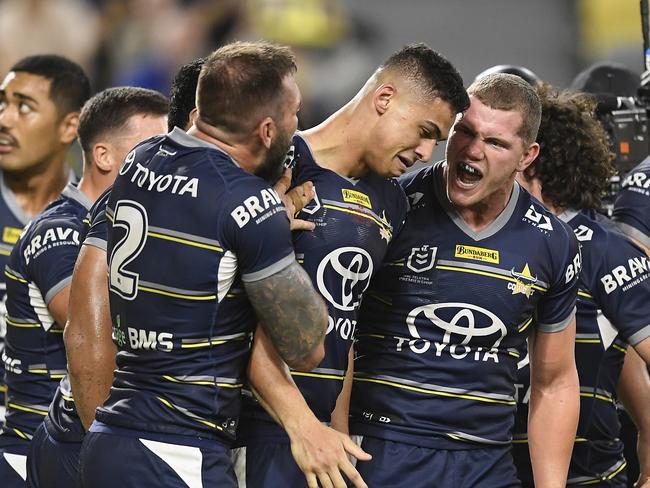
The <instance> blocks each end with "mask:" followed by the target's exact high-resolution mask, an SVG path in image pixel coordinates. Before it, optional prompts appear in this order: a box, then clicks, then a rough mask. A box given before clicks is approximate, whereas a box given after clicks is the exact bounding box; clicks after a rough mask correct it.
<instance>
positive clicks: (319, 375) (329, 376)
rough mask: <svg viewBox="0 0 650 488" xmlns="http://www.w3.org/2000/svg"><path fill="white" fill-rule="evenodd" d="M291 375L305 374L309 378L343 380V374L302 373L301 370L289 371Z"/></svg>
mask: <svg viewBox="0 0 650 488" xmlns="http://www.w3.org/2000/svg"><path fill="white" fill-rule="evenodd" d="M291 376H307V377H309V378H323V379H326V380H340V381H343V379H344V378H345V376H339V375H334V374H323V373H303V372H302V371H291Z"/></svg>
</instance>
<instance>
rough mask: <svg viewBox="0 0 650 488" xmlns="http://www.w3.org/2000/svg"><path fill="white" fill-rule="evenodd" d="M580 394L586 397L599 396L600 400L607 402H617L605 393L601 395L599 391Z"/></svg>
mask: <svg viewBox="0 0 650 488" xmlns="http://www.w3.org/2000/svg"><path fill="white" fill-rule="evenodd" d="M580 396H581V397H584V398H597V399H598V400H602V401H604V402H607V403H616V401H615V400H614V399H613V398H608V397H606V396H604V395H599V394H598V393H588V392H580Z"/></svg>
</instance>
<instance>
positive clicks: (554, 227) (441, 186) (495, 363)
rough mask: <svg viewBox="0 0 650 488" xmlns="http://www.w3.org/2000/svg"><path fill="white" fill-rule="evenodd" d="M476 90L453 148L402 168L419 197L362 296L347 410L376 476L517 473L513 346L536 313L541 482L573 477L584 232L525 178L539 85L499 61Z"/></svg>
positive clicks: (512, 482) (369, 473)
mask: <svg viewBox="0 0 650 488" xmlns="http://www.w3.org/2000/svg"><path fill="white" fill-rule="evenodd" d="M468 93H469V95H470V100H471V105H470V108H469V109H468V110H467V111H466V112H465V113H464V114H462V115H461V116H459V117H458V118H457V120H456V123H455V125H454V127H453V129H452V131H451V134H450V137H449V141H448V143H447V159H446V161H443V162H440V163H437V164H435V165H433V166H432V167H428V168H425V169H423V170H421V171H419V172H417V173H413V174H409V175H406V176H404V177H402V178H400V182H401V184H402V186H403V188H404V189H405V191H406V194H407V196H408V198H409V201H410V204H411V205H410V211H409V214H408V216H407V219H406V223H405V226H404V228H403V229H402V232H401V233H400V234H399V236H398V237H397V238H396V239H395V241H394V242H393V243H392V245H391V249H390V250H389V253H388V255H387V257H386V260H385V264H384V266H383V267H382V268H381V269H380V270H379V272H378V274H377V276H376V277H375V278H374V279H373V281H372V283H371V286H370V289H369V291H368V292H367V293H366V296H365V297H364V302H363V305H362V310H361V316H360V321H359V325H358V332H357V338H358V342H357V344H356V346H355V348H356V354H357V357H356V359H355V365H354V368H355V373H354V386H353V390H352V401H351V405H350V410H351V415H352V426H351V432H352V433H353V434H360V435H363V441H362V443H361V447H362V448H363V449H364V450H365V451H366V452H368V453H370V454H371V455H372V460H371V461H367V462H360V463H358V464H357V468H358V469H359V472H360V474H361V475H362V476H363V477H364V479H365V480H366V482H367V483H368V485H369V486H400V487H410V486H427V485H429V484H432V483H434V484H436V485H439V486H474V487H490V488H493V487H510V486H519V482H518V480H517V475H516V470H515V467H514V464H513V462H512V457H511V445H510V443H511V432H512V426H513V422H514V411H515V397H514V394H515V379H516V370H517V361H518V360H519V353H518V352H517V351H518V348H519V347H520V346H521V345H522V344H523V343H524V341H525V339H526V335H528V333H529V330H528V329H529V328H530V327H531V323H532V322H533V319H535V325H534V327H533V330H532V331H531V334H530V335H531V338H532V340H531V364H532V365H533V368H532V395H531V401H530V402H531V417H530V421H529V422H530V423H529V432H530V438H531V452H532V457H533V467H534V470H535V482H536V484H538V486H561V485H562V484H563V483H564V480H566V472H567V468H568V463H569V457H570V454H571V447H572V440H573V436H574V434H575V429H576V423H577V418H578V380H577V374H576V369H575V363H574V357H573V340H574V335H575V301H576V291H577V274H578V272H579V267H580V255H579V252H578V242H577V240H576V238H575V236H574V235H573V233H572V232H571V230H570V229H569V228H568V227H566V226H565V225H563V224H562V222H561V221H559V220H558V219H556V218H555V217H554V216H553V215H552V214H551V213H550V212H548V211H547V210H546V209H545V208H544V207H543V206H542V205H541V204H540V203H539V202H537V201H536V200H534V199H533V198H532V197H531V196H530V195H529V194H528V193H527V192H526V191H525V190H523V189H522V188H521V187H520V186H519V185H518V184H517V183H515V181H514V180H515V176H516V175H517V174H518V173H520V172H522V171H523V170H525V169H526V167H528V166H529V165H530V163H531V162H532V161H533V160H534V159H535V157H536V156H537V153H538V150H539V146H538V144H537V143H536V142H535V137H536V135H537V129H538V126H539V121H540V111H541V109H540V101H539V97H538V96H537V94H536V93H535V91H534V90H533V89H532V88H531V87H530V86H529V85H528V84H527V83H526V82H525V81H523V80H522V79H521V78H519V77H517V76H514V75H509V74H492V75H488V76H486V77H484V78H482V79H480V80H478V81H475V82H474V83H473V84H472V85H471V86H470V87H469V89H468ZM551 425H552V427H553V428H549V426H551ZM434 480H435V481H434Z"/></svg>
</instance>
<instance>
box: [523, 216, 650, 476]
mask: <svg viewBox="0 0 650 488" xmlns="http://www.w3.org/2000/svg"><path fill="white" fill-rule="evenodd" d="M559 217H560V218H561V219H562V220H564V221H565V222H567V223H568V224H569V225H570V226H571V228H572V229H573V231H574V232H575V235H576V237H577V238H578V241H580V247H581V251H582V270H581V272H580V285H579V286H580V289H579V291H578V304H577V312H576V326H577V329H576V365H577V368H578V376H579V379H580V420H579V423H578V431H577V434H576V439H575V445H574V448H573V455H572V457H571V465H570V468H569V478H568V480H569V481H568V484H569V485H579V484H591V483H596V482H598V481H604V480H607V479H611V478H613V477H615V476H616V475H617V474H618V473H620V472H621V471H622V470H623V469H624V468H625V459H624V458H623V443H622V442H621V441H620V439H619V438H618V436H619V431H620V428H621V426H620V423H619V420H618V413H617V408H616V402H617V399H616V387H617V384H618V380H619V377H620V374H621V369H622V367H623V361H624V359H625V353H626V349H627V347H628V344H632V345H635V344H637V343H639V342H641V341H642V340H643V339H645V338H647V337H648V336H650V300H648V297H650V279H649V278H650V260H649V259H648V257H647V256H646V255H645V253H644V252H643V251H642V250H641V249H640V248H638V247H637V246H636V245H634V244H633V243H632V242H630V241H629V240H628V239H627V238H625V237H624V236H623V235H621V234H619V233H617V232H614V231H612V230H611V227H610V226H609V225H608V222H607V221H606V217H603V216H601V215H600V214H597V213H596V212H594V211H589V210H583V211H581V212H577V211H567V212H564V213H563V214H561V215H560V216H559ZM608 227H609V228H608ZM519 366H520V369H519V381H518V385H517V386H518V390H517V391H518V395H517V402H518V405H517V420H516V423H515V441H514V445H515V451H516V453H517V456H516V457H515V459H517V460H519V459H523V461H522V462H517V469H518V471H519V475H520V478H521V479H522V480H523V481H529V482H532V472H531V469H530V464H529V460H528V459H527V458H528V444H527V440H528V436H527V418H528V400H529V397H530V380H529V377H530V369H529V366H528V357H527V356H526V357H525V358H524V359H523V360H522V361H521V362H520V365H519ZM517 451H518V452H517Z"/></svg>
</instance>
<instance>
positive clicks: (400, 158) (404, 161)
mask: <svg viewBox="0 0 650 488" xmlns="http://www.w3.org/2000/svg"><path fill="white" fill-rule="evenodd" d="M397 159H399V160H400V162H401V163H402V164H403V165H404V167H406V168H410V167H411V166H413V163H411V161H409V160H408V159H406V158H405V157H403V156H397Z"/></svg>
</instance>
